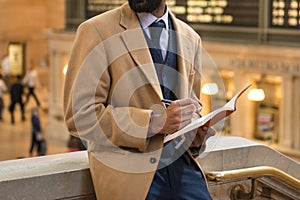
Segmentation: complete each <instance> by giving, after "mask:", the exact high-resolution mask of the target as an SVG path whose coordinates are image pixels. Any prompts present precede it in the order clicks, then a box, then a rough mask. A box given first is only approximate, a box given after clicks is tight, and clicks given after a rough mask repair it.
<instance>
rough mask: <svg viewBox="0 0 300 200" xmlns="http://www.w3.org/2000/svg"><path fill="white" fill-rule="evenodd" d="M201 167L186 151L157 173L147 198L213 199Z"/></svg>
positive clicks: (147, 199) (169, 199)
mask: <svg viewBox="0 0 300 200" xmlns="http://www.w3.org/2000/svg"><path fill="white" fill-rule="evenodd" d="M211 199H212V198H211V196H210V194H209V191H208V188H207V185H206V182H205V179H204V177H203V174H202V172H201V171H200V169H199V167H198V166H196V164H195V163H194V161H193V160H192V158H191V157H190V156H189V155H188V153H187V152H185V153H184V154H183V155H182V156H180V157H179V158H178V159H177V160H176V161H174V162H173V163H172V164H170V165H168V166H166V167H164V168H161V169H158V170H157V171H156V173H155V176H154V179H153V181H152V184H151V187H150V190H149V192H148V195H147V197H146V200H211Z"/></svg>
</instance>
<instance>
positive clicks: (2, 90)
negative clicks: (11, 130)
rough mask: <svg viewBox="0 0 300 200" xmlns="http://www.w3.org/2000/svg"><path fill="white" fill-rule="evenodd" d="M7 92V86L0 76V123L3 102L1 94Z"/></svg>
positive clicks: (0, 75)
mask: <svg viewBox="0 0 300 200" xmlns="http://www.w3.org/2000/svg"><path fill="white" fill-rule="evenodd" d="M6 90H7V86H6V84H5V82H4V81H3V79H2V74H0V121H2V120H3V119H2V112H3V108H4V101H3V93H5V92H6Z"/></svg>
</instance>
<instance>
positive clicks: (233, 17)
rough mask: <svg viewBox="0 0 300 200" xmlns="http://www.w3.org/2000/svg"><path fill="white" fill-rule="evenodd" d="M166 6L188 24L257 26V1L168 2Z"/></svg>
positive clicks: (176, 0)
mask: <svg viewBox="0 0 300 200" xmlns="http://www.w3.org/2000/svg"><path fill="white" fill-rule="evenodd" d="M168 4H169V5H170V9H171V10H172V11H173V13H175V14H176V15H177V17H178V18H180V19H182V20H183V21H185V22H188V23H198V24H215V25H230V26H250V27H257V26H258V17H259V16H258V13H259V8H258V7H259V0H169V1H168Z"/></svg>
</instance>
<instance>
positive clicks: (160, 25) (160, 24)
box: [150, 20, 166, 28]
mask: <svg viewBox="0 0 300 200" xmlns="http://www.w3.org/2000/svg"><path fill="white" fill-rule="evenodd" d="M150 27H155V28H165V27H166V26H165V22H164V21H163V20H159V21H155V22H153V23H152V24H151V25H150Z"/></svg>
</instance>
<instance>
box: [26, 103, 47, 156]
mask: <svg viewBox="0 0 300 200" xmlns="http://www.w3.org/2000/svg"><path fill="white" fill-rule="evenodd" d="M31 127H32V131H31V145H30V149H29V156H32V155H33V150H34V148H35V147H36V152H37V155H38V156H43V155H45V154H46V141H45V138H44V134H43V131H42V127H41V120H40V116H39V108H38V107H33V108H32V110H31Z"/></svg>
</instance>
